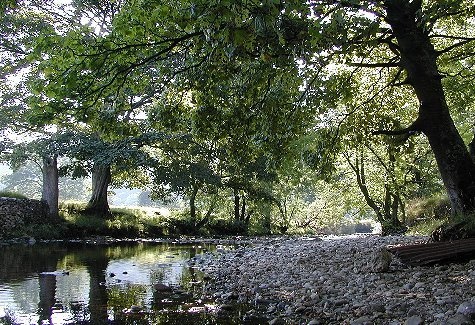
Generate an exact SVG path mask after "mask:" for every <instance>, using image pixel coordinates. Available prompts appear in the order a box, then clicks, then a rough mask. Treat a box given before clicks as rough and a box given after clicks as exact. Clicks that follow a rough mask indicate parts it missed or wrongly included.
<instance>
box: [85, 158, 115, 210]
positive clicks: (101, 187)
mask: <svg viewBox="0 0 475 325" xmlns="http://www.w3.org/2000/svg"><path fill="white" fill-rule="evenodd" d="M111 179H112V177H111V169H110V165H107V164H106V165H104V164H99V163H95V164H94V166H93V168H92V194H91V198H90V200H89V203H88V204H87V207H86V211H85V212H86V213H89V214H93V215H97V216H101V217H103V216H107V215H109V214H110V209H109V202H108V200H107V190H108V189H109V184H110V182H111Z"/></svg>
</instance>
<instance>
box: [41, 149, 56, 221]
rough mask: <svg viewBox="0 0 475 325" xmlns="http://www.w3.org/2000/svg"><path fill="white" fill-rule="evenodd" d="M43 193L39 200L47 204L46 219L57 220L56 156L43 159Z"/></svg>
mask: <svg viewBox="0 0 475 325" xmlns="http://www.w3.org/2000/svg"><path fill="white" fill-rule="evenodd" d="M42 173H43V191H42V193H41V200H42V201H45V202H46V203H47V204H48V217H50V218H58V215H59V208H58V204H59V199H58V198H59V189H58V180H59V175H58V158H57V156H55V155H54V156H52V157H43V169H42Z"/></svg>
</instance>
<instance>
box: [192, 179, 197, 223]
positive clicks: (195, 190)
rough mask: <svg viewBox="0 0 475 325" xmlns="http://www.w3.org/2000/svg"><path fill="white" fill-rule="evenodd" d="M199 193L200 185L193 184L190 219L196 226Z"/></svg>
mask: <svg viewBox="0 0 475 325" xmlns="http://www.w3.org/2000/svg"><path fill="white" fill-rule="evenodd" d="M197 195H198V186H197V185H196V184H193V189H192V192H191V194H190V220H191V222H192V223H193V225H194V226H196V196H197Z"/></svg>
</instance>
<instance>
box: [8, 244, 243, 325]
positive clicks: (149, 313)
mask: <svg viewBox="0 0 475 325" xmlns="http://www.w3.org/2000/svg"><path fill="white" fill-rule="evenodd" d="M214 250H215V246H214V245H211V244H205V243H190V244H179V243H173V242H161V243H159V242H151V241H128V242H114V243H108V244H104V243H102V244H97V243H85V242H76V243H64V242H56V243H37V244H35V245H9V246H0V324H180V325H184V324H233V323H235V321H236V320H235V319H234V320H233V318H232V317H231V316H230V315H227V316H217V315H218V313H215V312H214V311H215V309H216V306H214V305H213V304H212V303H211V302H207V301H201V300H200V299H199V298H200V291H201V290H203V285H202V280H203V279H202V274H200V273H199V272H198V271H197V270H196V269H194V268H192V267H188V266H187V265H186V263H185V261H186V260H188V259H189V258H191V257H194V256H196V255H198V254H203V253H205V252H209V251H214ZM170 289H171V290H170Z"/></svg>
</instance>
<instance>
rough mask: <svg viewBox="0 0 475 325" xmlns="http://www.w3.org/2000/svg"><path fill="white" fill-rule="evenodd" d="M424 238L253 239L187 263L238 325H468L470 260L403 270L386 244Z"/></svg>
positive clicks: (474, 306) (472, 296)
mask: <svg viewBox="0 0 475 325" xmlns="http://www.w3.org/2000/svg"><path fill="white" fill-rule="evenodd" d="M426 240H427V239H426V238H423V237H379V236H360V237H342V238H323V239H320V238H311V237H309V238H274V239H267V240H265V239H256V240H254V241H253V242H252V244H251V245H250V246H246V247H240V248H237V249H235V250H225V249H219V251H220V253H218V254H217V255H215V256H214V257H211V258H210V256H211V255H208V258H206V257H197V258H195V259H194V260H192V261H191V262H190V263H191V264H192V265H195V266H197V267H199V268H200V269H201V270H202V271H204V272H205V273H207V274H208V277H209V278H210V281H209V282H208V283H207V285H206V286H205V291H204V298H211V299H213V300H215V301H216V302H217V303H218V304H219V305H220V306H221V308H222V310H228V309H232V308H233V306H236V305H238V304H240V303H245V304H249V305H250V306H252V307H251V308H252V310H249V311H247V313H246V315H245V316H243V322H245V321H246V320H249V322H250V323H252V321H251V320H252V319H253V318H257V317H258V316H260V317H264V319H267V321H268V322H269V323H270V324H408V325H409V324H410V325H413V324H475V260H472V261H470V262H468V263H463V264H450V265H440V266H431V267H409V266H406V265H403V264H402V263H400V262H399V261H398V260H397V259H394V258H393V259H391V260H389V259H387V257H385V254H381V249H382V248H384V247H386V246H387V245H396V244H409V243H415V242H424V241H426Z"/></svg>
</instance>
